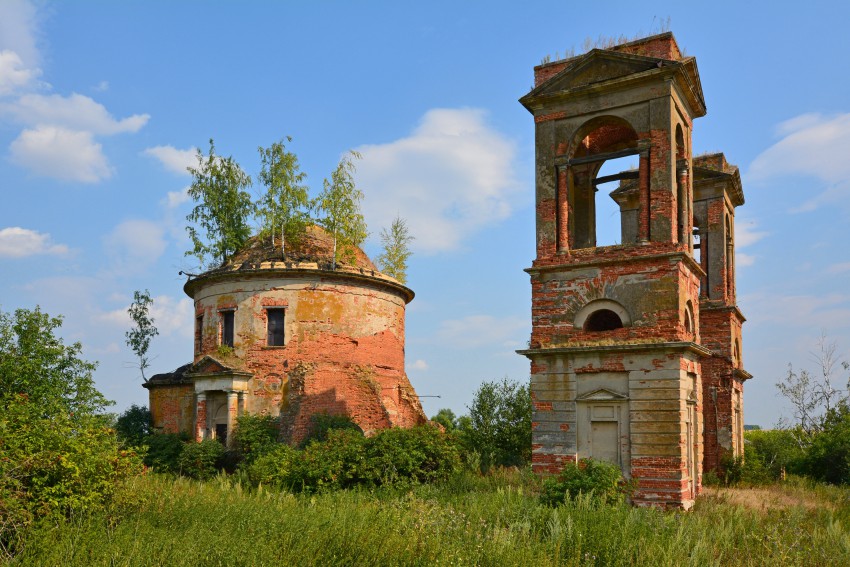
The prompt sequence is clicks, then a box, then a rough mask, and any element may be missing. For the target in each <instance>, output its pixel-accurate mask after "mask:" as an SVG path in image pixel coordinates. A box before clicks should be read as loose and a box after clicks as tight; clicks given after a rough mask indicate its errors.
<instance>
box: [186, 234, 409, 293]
mask: <svg viewBox="0 0 850 567" xmlns="http://www.w3.org/2000/svg"><path fill="white" fill-rule="evenodd" d="M327 272H332V273H333V274H335V275H336V276H339V277H345V278H348V279H355V280H358V279H359V280H360V281H364V282H365V281H367V280H368V281H369V282H370V284H371V285H374V284H375V283H377V282H380V284H381V285H383V286H385V287H388V288H389V289H392V290H393V291H394V292H395V293H399V294H400V295H401V296H402V297H404V300H405V302H407V303H409V302H410V301H411V300H412V299H413V297H414V293H413V290H412V289H410V288H408V287H407V286H405V285H404V284H402V283H400V282H399V281H397V280H396V279H395V278H392V277H390V276H388V275H386V274H382V273H381V272H380V271H379V270H378V268H376V267H375V264H373V263H372V261H371V260H370V259H369V257H368V256H367V255H366V253H365V252H363V250H361V249H360V248H358V247H356V246H355V247H354V263H350V262H349V261H348V260H347V259H346V258H344V257H341V258H340V259H339V260H338V261H337V262H336V265H335V266H334V264H333V237H331V235H330V234H328V233H327V231H325V230H324V229H323V228H321V227H318V226H315V225H311V226H308V227H307V230H306V231H305V234H303V235H302V236H301V239H300V240H299V241H298V242H297V243H294V242H287V243H286V257H284V255H283V253H282V252H281V250H280V239H279V238H275V242H274V245H272V242H271V238H270V237H269V236H268V235H266V236H264V237H262V238H261V237H259V236H254V237H252V238H250V239H249V240H248V242H247V243H246V244H245V246H244V247H243V248H242V250H240V251H239V252H237V253H236V254H234V255H233V256H231V257H230V259H229V260H228V261H227V262H225V263H224V264H222V265H220V266H218V267H216V268H213V269H211V270H207V271H206V272H204V273H202V274H198V275H195V274H188V273H186V275H187V276H189V280H188V281H187V282H186V283H185V285H184V286H183V291H185V292H186V294H187V295H188V296H189V297H195V292H196V291H197V290H198V289H200V287H203V286H204V285H206V284H207V283H210V282H213V281H219V280H221V279H222V278H225V279H226V278H230V277H231V276H237V277H280V276H281V275H283V274H284V273H286V274H288V275H291V276H294V275H298V276H299V277H316V276H317V275H318V276H319V277H321V275H324V274H326V273H327ZM184 273H185V272H184Z"/></svg>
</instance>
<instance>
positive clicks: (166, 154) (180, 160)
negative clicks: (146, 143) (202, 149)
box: [144, 146, 198, 175]
mask: <svg viewBox="0 0 850 567" xmlns="http://www.w3.org/2000/svg"><path fill="white" fill-rule="evenodd" d="M144 154H145V155H148V156H152V157H155V158H156V159H158V160H159V162H160V163H161V164H162V165H163V166H164V167H165V169H167V170H169V171H171V172H174V173H179V174H181V175H189V172H188V171H186V168H187V167H189V166H197V165H198V158H197V155H198V150H197V149H196V148H187V149H185V150H178V149H177V148H175V147H174V146H154V147H152V148H148V149H146V150H145V151H144Z"/></svg>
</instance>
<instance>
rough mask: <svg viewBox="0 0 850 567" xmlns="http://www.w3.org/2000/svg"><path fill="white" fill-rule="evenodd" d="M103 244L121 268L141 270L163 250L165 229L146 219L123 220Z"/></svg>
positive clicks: (157, 257) (155, 259)
mask: <svg viewBox="0 0 850 567" xmlns="http://www.w3.org/2000/svg"><path fill="white" fill-rule="evenodd" d="M104 245H105V247H106V250H107V253H108V254H109V255H110V256H111V257H112V259H113V262H114V263H115V264H116V266H117V267H118V268H120V269H121V270H131V271H139V270H143V269H145V268H147V267H148V266H150V265H151V264H153V263H154V262H156V261H157V260H158V259H159V257H160V256H162V253H163V252H164V251H165V247H166V242H165V229H164V228H163V226H162V225H161V224H158V223H155V222H152V221H148V220H128V221H124V222H122V223H121V224H119V225H118V226H116V227H115V228H114V229H113V230H112V232H111V233H109V234H108V235H107V236H106V239H105V242H104Z"/></svg>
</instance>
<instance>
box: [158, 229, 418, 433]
mask: <svg viewBox="0 0 850 567" xmlns="http://www.w3.org/2000/svg"><path fill="white" fill-rule="evenodd" d="M315 241H316V235H315V234H313V237H312V238H311V240H310V242H311V246H312V247H313V249H315V248H316V247H317V246H318V245H321V243H319V244H318V245H317V243H316V242H315ZM253 254H254V255H255V256H256V255H257V254H258V252H257V251H256V250H253ZM308 259H309V258H308ZM303 260H304V259H303V258H302V261H298V262H295V261H287V262H282V261H280V262H275V261H268V260H264V259H263V258H262V257H260V258H250V259H249V260H245V261H244V262H242V264H241V267H240V264H239V263H236V264H235V269H232V270H227V269H220V270H217V271H214V272H209V273H207V274H205V275H203V276H201V277H199V278H197V279H196V280H192V281H190V282H189V283H188V284H187V285H186V292H187V294H189V295H190V296H191V297H193V298H194V300H195V313H196V317H197V316H199V315H202V316H203V340H202V348H201V350H200V351H198V352H196V353H195V357H194V363H195V364H194V366H193V367H192V368H190V369H189V370H188V371H187V374H186V376H187V379H189V380H191V381H192V383H193V384H194V390H195V391H198V392H200V391H205V392H206V393H207V399H206V400H205V401H204V402H203V406H202V404H201V403H198V404H197V410H196V412H195V423H197V424H198V425H197V429H198V430H199V431H201V430H203V431H204V432H210V433H208V434H210V435H212V434H214V433H212V432H214V431H215V430H216V427H217V426H221V425H222V424H223V423H226V424H227V426H228V430H229V428H230V427H232V424H233V423H234V421H235V417H236V415H235V414H236V413H238V412H240V411H247V412H250V413H254V414H269V415H274V416H278V415H279V416H280V418H281V426H282V431H281V435H282V437H283V438H284V439H286V440H289V441H292V442H297V441H300V440H301V439H302V438H303V437H304V435H305V434H306V433H307V431H308V428H309V426H310V418H311V416H312V415H314V414H317V413H328V414H334V415H347V416H350V417H351V418H352V419H353V420H354V421H355V422H356V423H357V424H358V425H359V426H360V427H361V428H362V429H363V430H364V431H366V432H367V433H368V432H371V431H375V430H377V429H383V428H387V427H392V426H400V427H410V426H412V425H416V424H420V423H424V422H425V421H426V418H425V415H424V414H423V412H422V408H421V405H420V404H419V399H418V397H417V396H416V393H415V392H414V390H413V387H412V386H411V384H410V381H409V380H408V378H407V375H406V374H405V370H404V319H405V306H406V303H407V302H408V301H409V300H410V299H411V298H412V295H413V294H412V292H410V290H408V289H407V288H405V287H403V286H401V285H399V284H398V283H397V282H395V280H392V279H390V278H387V277H385V276H382V275H381V274H379V273H377V272H374V271H373V268H374V267H373V266H372V267H370V266H371V264H365V261H364V260H362V259H360V260H358V262H359V264H360V265H359V266H354V267H347V266H341V267H339V268H337V269H336V270H328V269H322V268H320V267H319V265H320V264H321V260H320V261H319V262H312V263H311V262H307V261H303ZM249 261H250V263H249V267H248V268H247V269H246V264H245V262H249ZM270 309H283V310H284V327H285V328H284V344H283V345H280V346H270V345H269V344H268V336H269V331H268V329H269V322H268V318H269V315H268V314H269V310H270ZM223 310H232V312H233V313H234V335H235V341H234V348H233V349H232V350H227V349H222V348H221V347H220V346H219V345H220V342H221V336H220V324H221V315H220V313H221V312H222V311H223ZM181 388H182V390H181V392H182V394H181V395H182V396H184V397H185V396H186V395H187V394H186V393H187V392H188V395H190V396H191V393H192V389H191V386H181ZM187 388H188V389H187ZM170 390H173V391H169V388H168V387H164V386H159V387H158V388H156V389H151V405H152V406H154V405H156V414H157V416H162V417H161V418H160V421H161V422H162V423H166V422H168V423H172V422H174V418H173V416H172V415H171V409H170V408H171V406H170V405H166V404H165V402H164V401H163V400H166V399H169V396H171V397H175V396H177V393H176V389H175V388H171V389H170ZM167 391H168V394H167V395H166V394H162V395H161V394H157V395H156V396H155V395H154V392H167ZM228 392H233V394H231V395H230V397H229V398H228V397H227V394H228ZM237 394H238V395H239V396H240V400H241V401H240V405H238V406H237V405H235V400H236V395H237ZM181 399H183V398H181ZM172 405H173V404H172ZM202 410H203V414H202V413H201V412H202ZM190 417H191V413H190ZM169 420H170V421H169ZM202 424H203V425H202ZM179 426H180V428H181V429H182V430H184V431H187V432H188V431H189V430H191V428H192V427H191V422H190V424H189V426H188V427H186V423H185V420H184V421H183V422H180V423H179ZM175 427H177V425H175ZM205 434H206V433H205ZM198 435H200V434H198Z"/></svg>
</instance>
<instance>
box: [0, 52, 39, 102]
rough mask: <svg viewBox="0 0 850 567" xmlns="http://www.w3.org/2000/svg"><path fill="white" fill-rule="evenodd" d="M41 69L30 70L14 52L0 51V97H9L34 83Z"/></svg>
mask: <svg viewBox="0 0 850 567" xmlns="http://www.w3.org/2000/svg"><path fill="white" fill-rule="evenodd" d="M40 75H41V69H30V68H27V67H26V66H25V65H24V62H23V61H22V60H21V57H20V56H19V55H18V54H17V53H15V52H14V51H10V50H8V49H4V50H3V51H0V96H6V95H11V94H13V93H16V92H18V91H21V90H24V89H26V88H28V87H30V86H32V85H33V84H35V83H36V80H37V79H38V77H39V76H40Z"/></svg>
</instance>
